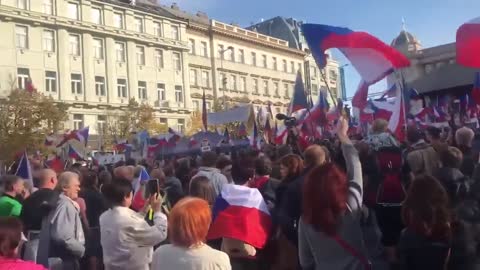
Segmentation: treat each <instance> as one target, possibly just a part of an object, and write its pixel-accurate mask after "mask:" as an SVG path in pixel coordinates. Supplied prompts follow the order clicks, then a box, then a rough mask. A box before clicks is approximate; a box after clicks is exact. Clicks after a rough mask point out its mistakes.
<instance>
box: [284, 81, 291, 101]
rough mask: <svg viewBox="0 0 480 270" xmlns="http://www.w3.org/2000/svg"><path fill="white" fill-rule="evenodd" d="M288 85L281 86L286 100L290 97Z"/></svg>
mask: <svg viewBox="0 0 480 270" xmlns="http://www.w3.org/2000/svg"><path fill="white" fill-rule="evenodd" d="M288 88H289V87H288V83H285V84H283V90H284V91H285V95H284V97H286V98H288V97H290V93H289V92H288Z"/></svg>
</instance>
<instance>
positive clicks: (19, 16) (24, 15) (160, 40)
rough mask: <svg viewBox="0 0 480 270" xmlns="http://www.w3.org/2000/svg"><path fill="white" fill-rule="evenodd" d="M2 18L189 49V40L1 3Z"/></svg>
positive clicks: (0, 16)
mask: <svg viewBox="0 0 480 270" xmlns="http://www.w3.org/2000/svg"><path fill="white" fill-rule="evenodd" d="M0 20H5V21H13V20H15V21H18V22H20V23H22V22H23V23H27V24H32V25H35V26H41V25H42V26H46V27H48V28H58V27H59V26H61V27H64V28H66V29H69V30H73V31H77V32H81V33H85V32H87V33H90V34H94V35H95V34H97V35H103V36H110V37H115V38H117V39H129V40H134V41H136V42H139V43H147V44H151V45H153V44H155V45H159V46H162V47H171V48H175V49H178V50H182V51H188V44H187V42H184V41H180V40H174V39H169V38H164V37H156V36H153V35H149V34H146V33H138V32H135V31H131V30H126V29H118V28H115V27H111V26H106V25H97V24H94V23H90V22H86V21H76V20H71V19H68V18H65V17H57V16H52V15H47V14H44V13H39V12H35V11H30V10H23V9H17V8H13V7H8V6H4V5H0Z"/></svg>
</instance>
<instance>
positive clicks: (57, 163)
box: [45, 156, 65, 173]
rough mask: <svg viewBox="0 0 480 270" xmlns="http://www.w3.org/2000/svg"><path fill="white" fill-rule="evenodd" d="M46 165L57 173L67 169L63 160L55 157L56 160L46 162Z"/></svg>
mask: <svg viewBox="0 0 480 270" xmlns="http://www.w3.org/2000/svg"><path fill="white" fill-rule="evenodd" d="M45 165H47V167H48V168H50V169H52V170H54V171H55V172H56V173H61V172H63V169H64V167H65V163H63V160H62V159H61V158H60V157H58V156H55V157H54V158H52V159H50V160H47V161H46V162H45Z"/></svg>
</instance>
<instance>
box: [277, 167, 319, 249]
mask: <svg viewBox="0 0 480 270" xmlns="http://www.w3.org/2000/svg"><path fill="white" fill-rule="evenodd" d="M312 169H313V167H308V168H306V169H305V170H304V171H303V172H302V174H301V175H300V176H299V177H298V178H297V179H295V180H294V181H292V182H291V183H289V184H287V186H286V188H285V191H283V193H284V195H283V196H282V197H283V198H282V199H281V202H280V204H279V205H278V209H277V211H276V212H277V218H278V225H279V226H280V229H281V230H282V231H283V233H284V234H285V236H286V237H287V239H288V240H289V241H290V242H292V243H293V244H295V246H297V247H298V220H299V219H300V216H301V215H302V194H303V183H304V181H305V177H306V176H307V175H308V173H309V172H310V171H311V170H312Z"/></svg>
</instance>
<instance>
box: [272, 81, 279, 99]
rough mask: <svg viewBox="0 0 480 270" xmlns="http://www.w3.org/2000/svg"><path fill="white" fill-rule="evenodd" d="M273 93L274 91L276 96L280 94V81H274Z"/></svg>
mask: <svg viewBox="0 0 480 270" xmlns="http://www.w3.org/2000/svg"><path fill="white" fill-rule="evenodd" d="M273 93H274V95H275V97H279V96H280V93H279V89H278V82H274V83H273Z"/></svg>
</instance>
